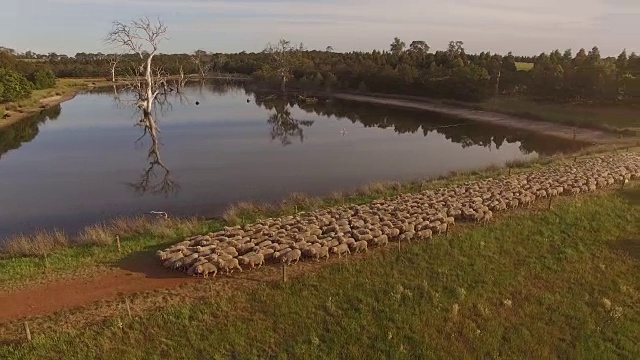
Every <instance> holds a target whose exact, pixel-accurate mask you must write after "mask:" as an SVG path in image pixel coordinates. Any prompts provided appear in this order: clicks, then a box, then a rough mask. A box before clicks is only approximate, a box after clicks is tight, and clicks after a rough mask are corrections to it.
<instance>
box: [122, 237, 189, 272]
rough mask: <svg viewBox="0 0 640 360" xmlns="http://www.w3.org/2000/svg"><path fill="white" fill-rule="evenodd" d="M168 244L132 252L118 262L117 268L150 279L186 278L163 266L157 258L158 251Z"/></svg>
mask: <svg viewBox="0 0 640 360" xmlns="http://www.w3.org/2000/svg"><path fill="white" fill-rule="evenodd" d="M166 246H167V244H159V245H153V246H149V247H146V248H144V249H143V250H140V251H135V252H132V253H131V254H129V255H127V256H126V257H124V258H122V259H121V260H120V261H118V263H117V266H118V267H119V268H120V269H122V270H126V271H129V272H132V273H137V274H143V275H145V277H147V278H149V279H177V278H186V277H188V276H187V275H186V274H184V273H182V272H180V271H175V270H171V269H167V268H165V267H163V266H162V264H161V263H160V261H158V259H157V258H156V256H155V253H156V251H158V250H160V249H163V248H165V247H166Z"/></svg>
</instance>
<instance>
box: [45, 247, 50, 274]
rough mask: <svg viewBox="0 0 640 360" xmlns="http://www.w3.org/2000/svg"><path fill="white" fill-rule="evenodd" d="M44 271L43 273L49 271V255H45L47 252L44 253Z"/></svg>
mask: <svg viewBox="0 0 640 360" xmlns="http://www.w3.org/2000/svg"><path fill="white" fill-rule="evenodd" d="M44 272H45V273H47V274H48V273H49V256H47V253H46V252H45V253H44Z"/></svg>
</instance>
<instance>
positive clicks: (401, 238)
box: [398, 231, 416, 242]
mask: <svg viewBox="0 0 640 360" xmlns="http://www.w3.org/2000/svg"><path fill="white" fill-rule="evenodd" d="M415 234H416V233H415V231H407V232H406V233H404V234H400V236H399V237H398V241H405V240H406V241H408V242H411V239H413V236H414V235H415Z"/></svg>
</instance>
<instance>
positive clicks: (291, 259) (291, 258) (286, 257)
mask: <svg viewBox="0 0 640 360" xmlns="http://www.w3.org/2000/svg"><path fill="white" fill-rule="evenodd" d="M301 256H302V251H300V250H299V249H293V250H291V251H288V252H286V253H285V254H282V255H280V261H281V262H283V263H285V264H287V265H291V263H295V264H297V263H298V261H300V257H301Z"/></svg>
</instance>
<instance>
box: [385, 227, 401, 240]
mask: <svg viewBox="0 0 640 360" xmlns="http://www.w3.org/2000/svg"><path fill="white" fill-rule="evenodd" d="M385 235H387V237H389V239H394V238H396V237H398V236H399V235H400V230H398V229H395V228H392V229H389V230H387V233H386V234H385Z"/></svg>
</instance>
